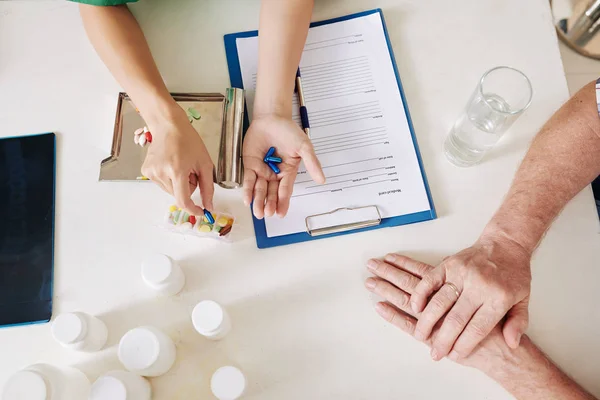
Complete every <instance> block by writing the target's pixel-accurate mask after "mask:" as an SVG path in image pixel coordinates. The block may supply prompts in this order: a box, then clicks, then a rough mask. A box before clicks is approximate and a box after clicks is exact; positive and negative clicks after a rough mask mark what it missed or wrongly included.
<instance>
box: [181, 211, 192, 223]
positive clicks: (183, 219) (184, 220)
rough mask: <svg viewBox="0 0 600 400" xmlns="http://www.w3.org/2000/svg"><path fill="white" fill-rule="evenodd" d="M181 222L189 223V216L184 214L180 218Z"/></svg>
mask: <svg viewBox="0 0 600 400" xmlns="http://www.w3.org/2000/svg"><path fill="white" fill-rule="evenodd" d="M181 222H183V223H185V222H190V214H188V213H185V212H184V213H183V217H181Z"/></svg>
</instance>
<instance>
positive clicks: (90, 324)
mask: <svg viewBox="0 0 600 400" xmlns="http://www.w3.org/2000/svg"><path fill="white" fill-rule="evenodd" d="M52 336H54V339H55V340H56V341H57V342H58V343H60V344H62V345H63V346H64V347H67V348H70V349H73V350H77V351H87V352H93V351H98V350H101V349H102V348H103V347H104V345H106V341H107V339H108V329H107V328H106V325H105V324H104V322H102V321H101V320H99V319H98V318H96V317H94V316H91V315H88V314H86V313H82V312H73V313H64V314H60V315H59V316H58V317H56V319H55V320H54V322H52Z"/></svg>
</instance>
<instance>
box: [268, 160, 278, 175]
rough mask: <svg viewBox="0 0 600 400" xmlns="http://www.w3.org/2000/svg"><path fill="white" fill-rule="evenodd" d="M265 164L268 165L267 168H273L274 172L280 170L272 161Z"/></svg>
mask: <svg viewBox="0 0 600 400" xmlns="http://www.w3.org/2000/svg"><path fill="white" fill-rule="evenodd" d="M267 165H268V166H269V168H271V169H272V170H273V172H275V173H276V174H278V173H280V172H281V170H280V169H279V167H277V165H275V164H273V163H272V162H268V163H267Z"/></svg>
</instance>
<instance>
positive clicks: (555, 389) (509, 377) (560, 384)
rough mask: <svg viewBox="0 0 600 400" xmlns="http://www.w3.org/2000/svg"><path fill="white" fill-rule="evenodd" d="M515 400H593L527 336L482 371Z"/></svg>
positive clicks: (592, 397) (593, 398)
mask: <svg viewBox="0 0 600 400" xmlns="http://www.w3.org/2000/svg"><path fill="white" fill-rule="evenodd" d="M483 372H484V373H486V374H487V375H488V376H489V377H490V378H492V379H493V380H495V381H496V382H498V383H499V384H500V385H502V386H503V387H504V388H505V389H506V390H507V391H508V392H510V393H511V394H512V395H513V396H515V397H516V398H517V400H596V398H595V397H594V396H592V395H591V394H590V393H588V392H587V391H586V390H585V389H583V388H582V387H581V386H579V385H578V384H577V383H576V382H575V381H573V380H572V379H571V378H569V377H568V376H567V375H566V374H565V373H564V372H562V371H561V370H560V369H559V368H558V367H557V366H556V365H555V364H554V363H553V362H552V361H551V360H550V359H549V358H548V357H547V356H546V355H545V354H544V353H543V352H542V351H541V350H540V349H538V348H537V347H536V346H535V345H534V344H533V343H532V342H531V340H530V339H529V338H528V337H527V336H523V340H522V342H521V345H520V346H519V347H518V348H517V349H515V350H510V352H508V353H507V354H505V357H504V359H503V360H497V361H496V362H493V363H490V365H489V368H487V370H483Z"/></svg>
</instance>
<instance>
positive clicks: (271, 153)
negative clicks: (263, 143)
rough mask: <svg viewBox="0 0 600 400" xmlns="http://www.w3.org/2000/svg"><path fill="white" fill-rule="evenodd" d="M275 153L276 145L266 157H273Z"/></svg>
mask: <svg viewBox="0 0 600 400" xmlns="http://www.w3.org/2000/svg"><path fill="white" fill-rule="evenodd" d="M273 154H275V147H271V148H270V149H269V151H267V155H266V156H265V158H267V157H271V156H272V155H273Z"/></svg>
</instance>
